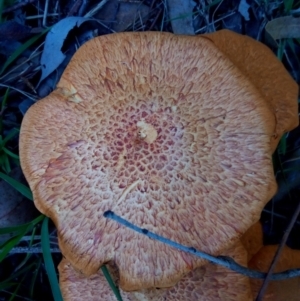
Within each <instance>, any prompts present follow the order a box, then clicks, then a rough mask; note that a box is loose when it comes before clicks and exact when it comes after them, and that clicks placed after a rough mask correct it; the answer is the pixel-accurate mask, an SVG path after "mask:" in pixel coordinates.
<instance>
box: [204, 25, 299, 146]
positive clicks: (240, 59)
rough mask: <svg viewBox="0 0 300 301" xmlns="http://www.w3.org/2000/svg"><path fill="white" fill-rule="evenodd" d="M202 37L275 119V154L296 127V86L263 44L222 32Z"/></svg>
mask: <svg viewBox="0 0 300 301" xmlns="http://www.w3.org/2000/svg"><path fill="white" fill-rule="evenodd" d="M203 36H205V37H206V38H208V39H210V40H211V41H212V42H213V43H214V44H215V45H216V46H217V47H218V49H220V50H221V51H222V52H223V53H224V54H225V55H226V56H227V57H228V58H229V59H230V60H231V61H232V62H233V63H234V64H235V66H237V67H238V68H239V69H240V70H241V72H243V74H245V75H246V76H247V77H248V78H249V79H250V81H251V82H252V83H253V84H254V85H255V87H256V88H257V89H258V90H259V92H260V93H261V95H262V96H263V97H264V99H265V100H266V101H267V103H268V104H269V107H270V110H271V111H272V112H273V114H274V116H275V118H276V125H275V128H274V135H273V139H272V148H273V151H275V149H276V147H277V145H278V142H279V140H280V138H281V136H282V134H283V133H285V132H288V131H290V130H292V129H294V128H295V127H296V126H298V124H299V117H298V101H297V95H298V85H297V83H296V82H295V81H294V80H293V79H292V77H291V76H290V74H289V73H288V72H287V70H286V69H285V68H284V66H283V65H282V64H281V62H280V61H279V60H278V59H277V58H276V56H275V55H274V54H273V52H272V51H271V50H270V49H269V48H268V47H267V46H265V45H264V44H262V43H260V42H258V41H256V40H254V39H252V38H250V37H248V36H244V35H240V34H237V33H234V32H232V31H230V30H226V29H225V30H220V31H217V32H214V33H210V34H206V35H203ZM241 103H243V100H242V99H241Z"/></svg>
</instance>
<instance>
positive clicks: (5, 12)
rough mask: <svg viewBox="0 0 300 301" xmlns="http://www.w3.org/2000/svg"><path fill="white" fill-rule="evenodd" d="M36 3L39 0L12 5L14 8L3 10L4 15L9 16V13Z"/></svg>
mask: <svg viewBox="0 0 300 301" xmlns="http://www.w3.org/2000/svg"><path fill="white" fill-rule="evenodd" d="M36 1H37V0H24V1H23V2H20V3H17V4H14V5H12V6H10V7H8V8H5V9H3V11H2V13H3V14H7V13H9V12H12V11H14V10H16V9H18V8H21V7H23V6H26V5H27V4H32V3H34V2H36Z"/></svg>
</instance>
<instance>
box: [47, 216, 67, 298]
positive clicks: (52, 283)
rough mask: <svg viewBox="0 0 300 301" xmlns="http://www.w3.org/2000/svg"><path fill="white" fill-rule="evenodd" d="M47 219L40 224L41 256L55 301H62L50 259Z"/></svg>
mask: <svg viewBox="0 0 300 301" xmlns="http://www.w3.org/2000/svg"><path fill="white" fill-rule="evenodd" d="M48 221H49V218H48V217H46V218H45V219H44V220H43V224H42V250H43V257H44V261H45V267H46V271H47V274H48V278H49V282H50V286H51V290H52V294H53V297H54V300H55V301H63V298H62V295H61V292H60V288H59V284H58V280H57V275H56V271H55V267H54V263H53V260H52V256H51V251H50V242H49V232H48Z"/></svg>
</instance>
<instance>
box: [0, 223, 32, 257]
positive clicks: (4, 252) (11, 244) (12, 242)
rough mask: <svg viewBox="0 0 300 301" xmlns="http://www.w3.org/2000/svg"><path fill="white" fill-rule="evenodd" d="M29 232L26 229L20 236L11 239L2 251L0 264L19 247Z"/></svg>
mask: <svg viewBox="0 0 300 301" xmlns="http://www.w3.org/2000/svg"><path fill="white" fill-rule="evenodd" d="M27 232H28V229H27V228H26V229H24V230H23V231H21V232H20V233H19V234H18V235H16V236H14V237H12V238H11V239H9V240H8V241H7V242H6V243H5V244H4V245H3V246H2V247H1V249H0V262H1V261H2V260H3V259H4V258H5V257H6V255H7V254H8V253H9V252H10V251H11V249H12V248H13V247H14V246H15V245H17V244H18V243H19V242H20V240H21V238H22V237H23V236H24V235H25V234H26V233H27Z"/></svg>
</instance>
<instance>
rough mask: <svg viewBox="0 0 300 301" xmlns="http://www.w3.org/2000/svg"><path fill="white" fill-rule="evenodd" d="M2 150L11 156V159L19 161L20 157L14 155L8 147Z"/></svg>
mask: <svg viewBox="0 0 300 301" xmlns="http://www.w3.org/2000/svg"><path fill="white" fill-rule="evenodd" d="M2 150H3V151H4V152H5V153H6V154H7V155H9V156H10V157H12V158H14V159H16V160H19V156H18V155H16V154H14V153H13V152H11V151H10V150H9V149H7V148H6V147H3V148H2Z"/></svg>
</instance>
